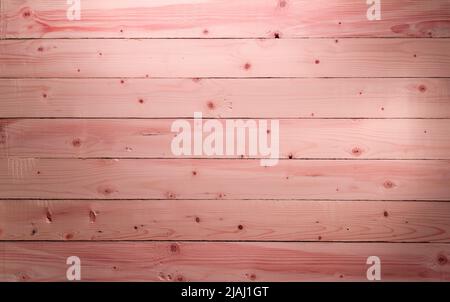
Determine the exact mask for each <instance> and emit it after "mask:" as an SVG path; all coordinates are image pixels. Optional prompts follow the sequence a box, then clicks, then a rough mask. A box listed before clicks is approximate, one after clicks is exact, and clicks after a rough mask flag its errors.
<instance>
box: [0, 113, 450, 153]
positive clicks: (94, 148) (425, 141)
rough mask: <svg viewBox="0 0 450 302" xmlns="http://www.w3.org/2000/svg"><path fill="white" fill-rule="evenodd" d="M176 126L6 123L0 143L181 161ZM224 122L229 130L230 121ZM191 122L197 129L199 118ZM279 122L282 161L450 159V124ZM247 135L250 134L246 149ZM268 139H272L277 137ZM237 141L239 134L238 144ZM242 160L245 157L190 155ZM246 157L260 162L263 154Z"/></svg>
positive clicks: (0, 125)
mask: <svg viewBox="0 0 450 302" xmlns="http://www.w3.org/2000/svg"><path fill="white" fill-rule="evenodd" d="M203 121H204V122H206V121H207V120H203ZM174 122H175V120H172V119H170V120H169V119H156V120H142V119H138V120H133V119H131V120H130V119H126V120H124V119H120V120H116V119H112V120H111V119H110V120H103V119H102V120H90V119H88V120H86V119H84V120H83V119H81V120H78V119H31V120H30V119H22V120H18V119H13V120H1V121H0V133H1V134H3V136H4V137H5V138H4V140H3V141H2V142H3V143H2V142H1V141H0V157H4V158H5V157H8V156H10V155H12V156H17V157H32V158H38V157H40V158H42V157H43V158H73V157H76V158H104V157H112V158H130V157H132V158H137V157H139V158H176V157H177V156H174V154H173V153H172V151H171V144H172V140H173V139H174V136H175V135H176V133H175V132H172V131H171V126H172V124H173V123H174ZM220 122H221V123H222V125H223V129H225V128H226V126H225V125H226V120H220ZM189 123H190V124H191V129H194V125H193V124H194V120H193V119H190V120H189ZM279 124H280V126H279V127H280V131H279V132H280V134H279V137H280V138H279V144H280V157H281V158H308V159H310V158H313V159H314V158H315V159H319V158H321V159H322V158H323V159H330V158H340V159H345V158H352V159H450V136H449V135H448V129H450V120H422V119H412V120H411V119H409V120H383V119H382V120H366V119H361V120H348V119H325V120H319V119H315V120H313V119H306V120H280V121H279ZM264 131H266V130H264ZM209 133H210V132H205V133H204V135H203V136H204V137H207V136H208V135H209ZM248 135H249V134H248V132H247V136H246V140H245V143H246V144H247V146H248V141H249V137H248ZM268 137H269V139H270V140H272V138H273V137H274V133H273V132H271V133H269V134H268ZM236 138H237V136H236V135H235V144H237V142H236ZM223 144H224V145H225V144H226V141H225V135H224V140H223ZM241 156H244V154H235V155H228V156H227V155H223V156H218V155H214V156H207V155H200V156H198V155H190V156H186V157H195V158H203V157H207V158H211V157H213V158H225V157H227V158H240V157H241ZM246 157H251V158H261V155H260V153H258V154H257V155H256V156H255V155H253V156H246Z"/></svg>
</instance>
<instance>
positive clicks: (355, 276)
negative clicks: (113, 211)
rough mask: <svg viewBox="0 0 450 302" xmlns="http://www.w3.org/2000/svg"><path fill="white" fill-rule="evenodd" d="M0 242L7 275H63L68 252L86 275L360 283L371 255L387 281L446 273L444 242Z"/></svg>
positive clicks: (21, 278) (49, 277)
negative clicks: (381, 262)
mask: <svg viewBox="0 0 450 302" xmlns="http://www.w3.org/2000/svg"><path fill="white" fill-rule="evenodd" d="M0 248H1V250H2V251H3V256H2V257H3V259H4V261H5V262H6V263H8V264H9V265H7V266H6V267H5V268H4V270H3V273H2V276H3V279H4V280H9V281H31V280H38V281H49V280H61V281H64V280H65V272H66V268H67V265H66V264H65V261H66V258H67V257H68V255H73V254H76V255H79V257H80V258H81V259H84V262H83V263H84V264H83V266H84V267H85V270H84V271H83V275H84V280H86V281H94V280H95V281H98V280H102V281H119V280H124V279H126V280H133V281H199V280H201V281H203V280H207V281H218V280H224V279H225V280H229V281H311V280H315V281H350V280H351V281H364V280H367V279H366V269H367V265H366V264H365V263H366V259H367V258H368V257H369V256H372V255H374V254H376V255H379V257H381V258H382V259H384V260H385V261H384V262H385V264H384V265H383V269H384V271H383V276H384V278H385V280H386V281H399V280H405V279H407V280H416V281H418V280H422V281H431V280H443V281H444V280H446V281H448V280H449V278H450V271H449V266H448V262H447V259H448V258H449V257H450V253H449V250H448V245H447V244H417V243H413V244H408V243H401V244H397V243H364V244H361V243H359V244H358V243H356V244H354V243H299V242H297V243H275V242H271V243H263V242H259V243H236V242H229V243H217V242H196V243H188V242H116V243H112V242H73V243H70V242H52V243H50V242H12V243H2V242H0ZM30 263H33V265H32V266H31V265H30ZM217 271H220V274H218V273H217Z"/></svg>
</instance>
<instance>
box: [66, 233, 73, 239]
mask: <svg viewBox="0 0 450 302" xmlns="http://www.w3.org/2000/svg"><path fill="white" fill-rule="evenodd" d="M64 239H66V240H71V239H73V234H72V233H67V234H65V235H64Z"/></svg>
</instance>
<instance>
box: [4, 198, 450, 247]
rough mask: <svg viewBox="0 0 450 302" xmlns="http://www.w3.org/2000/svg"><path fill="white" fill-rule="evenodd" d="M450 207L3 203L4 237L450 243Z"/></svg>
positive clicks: (289, 202) (424, 204)
mask: <svg viewBox="0 0 450 302" xmlns="http://www.w3.org/2000/svg"><path fill="white" fill-rule="evenodd" d="M449 207H450V205H449V203H446V202H433V201H427V202H414V201H408V202H397V201H391V202H390V201H386V202H379V201H342V200H332V201H310V200H301V201H297V200H226V201H221V200H151V201H150V200H108V201H100V200H22V201H20V202H14V201H10V200H2V201H0V215H2V216H4V217H5V220H3V221H2V222H1V223H0V229H1V230H2V233H1V235H0V236H1V237H0V238H1V239H2V240H15V241H22V240H27V241H28V240H55V241H60V240H65V241H72V240H93V241H103V240H114V241H118V240H168V239H170V240H252V241H374V242H387V241H389V242H442V243H448V242H450V209H449ZM268 220H269V221H270V223H268Z"/></svg>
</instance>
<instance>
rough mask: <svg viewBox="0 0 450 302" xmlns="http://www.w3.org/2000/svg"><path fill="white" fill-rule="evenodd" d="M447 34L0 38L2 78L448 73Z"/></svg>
mask: <svg viewBox="0 0 450 302" xmlns="http://www.w3.org/2000/svg"><path fill="white" fill-rule="evenodd" d="M449 54H450V40H449V39H382V38H381V39H365V38H363V39H345V40H341V41H340V42H339V43H336V41H335V39H300V40H296V39H275V40H262V39H250V40H248V39H237V40H236V39H225V40H221V39H210V40H202V39H150V40H120V39H119V40H118V39H102V40H101V43H99V40H95V39H87V40H72V39H63V40H52V39H49V40H3V41H0V67H1V69H2V74H1V77H3V78H5V77H24V78H29V77H62V78H65V77H76V78H81V77H221V78H223V77H239V78H246V77H450V55H449Z"/></svg>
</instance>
